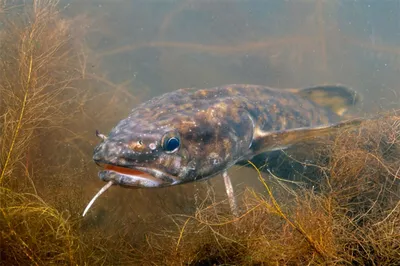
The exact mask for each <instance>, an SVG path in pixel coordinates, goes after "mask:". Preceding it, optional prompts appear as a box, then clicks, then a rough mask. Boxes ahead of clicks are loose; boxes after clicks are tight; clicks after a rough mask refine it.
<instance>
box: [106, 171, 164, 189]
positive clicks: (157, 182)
mask: <svg viewBox="0 0 400 266" xmlns="http://www.w3.org/2000/svg"><path fill="white" fill-rule="evenodd" d="M99 178H100V179H101V180H103V181H105V182H109V181H112V182H113V184H114V185H119V186H122V187H128V188H150V187H162V186H163V185H165V184H164V182H163V181H162V180H161V179H158V178H155V177H153V176H151V175H150V174H147V173H143V174H141V175H133V174H132V175H131V174H125V173H118V172H116V171H113V170H103V171H100V172H99Z"/></svg>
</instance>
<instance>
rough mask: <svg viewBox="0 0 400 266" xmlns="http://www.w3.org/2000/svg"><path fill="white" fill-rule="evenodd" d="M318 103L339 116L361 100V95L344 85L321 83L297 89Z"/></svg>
mask: <svg viewBox="0 0 400 266" xmlns="http://www.w3.org/2000/svg"><path fill="white" fill-rule="evenodd" d="M296 93H298V94H299V95H301V96H302V97H305V98H307V99H309V100H311V101H313V102H315V103H316V104H318V105H320V106H322V107H326V108H329V109H331V110H332V111H333V112H334V113H336V114H337V115H339V116H343V115H344V114H345V113H346V112H347V110H348V109H349V108H350V107H352V106H354V105H356V104H358V103H359V102H360V101H361V96H360V95H359V94H358V93H357V92H355V91H354V90H352V89H351V88H349V87H346V86H344V85H319V86H314V87H309V88H304V89H299V90H297V91H296Z"/></svg>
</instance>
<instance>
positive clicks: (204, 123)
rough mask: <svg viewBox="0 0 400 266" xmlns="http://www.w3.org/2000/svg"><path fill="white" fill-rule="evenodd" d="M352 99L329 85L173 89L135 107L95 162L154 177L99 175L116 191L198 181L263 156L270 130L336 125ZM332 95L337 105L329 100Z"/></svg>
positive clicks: (347, 92) (96, 154) (346, 91)
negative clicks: (173, 142) (171, 142)
mask: <svg viewBox="0 0 400 266" xmlns="http://www.w3.org/2000/svg"><path fill="white" fill-rule="evenodd" d="M324 93H325V94H327V95H324ZM310 95H311V96H310ZM313 95H316V97H314V96H313ZM321 95H322V96H321ZM355 95H356V94H355V93H354V92H353V91H351V90H350V89H347V88H345V87H343V86H335V85H333V86H320V87H316V88H309V89H303V90H299V89H274V88H270V87H265V86H259V85H248V84H230V85H225V86H220V87H214V88H208V89H200V90H197V89H195V88H186V89H179V90H176V91H173V92H170V93H166V94H164V95H161V96H159V97H155V98H153V99H151V100H149V101H147V102H144V103H142V104H141V105H139V106H138V107H136V108H135V109H133V110H132V111H131V113H130V114H129V116H128V117H127V118H125V119H123V120H121V121H120V122H119V123H118V124H117V125H116V126H115V127H114V128H113V129H112V130H111V132H110V134H109V135H108V137H107V139H105V140H104V141H103V142H102V143H100V144H99V145H98V146H97V147H96V148H95V150H94V155H93V159H94V160H95V161H96V162H98V163H103V164H107V165H114V166H119V167H123V168H129V169H137V170H139V171H142V172H145V173H148V174H150V175H151V176H152V178H148V177H146V178H145V179H146V180H145V181H143V180H138V179H135V178H133V177H130V176H129V175H124V174H121V173H118V172H115V171H112V170H104V171H100V173H99V176H100V178H101V179H102V180H104V181H110V180H111V181H114V182H115V183H116V184H120V185H122V186H128V187H162V186H170V185H176V184H181V183H186V182H192V181H196V180H203V179H207V178H210V177H213V176H215V175H217V174H220V173H221V172H223V171H226V170H227V169H228V168H230V167H231V166H233V165H235V164H237V163H238V162H240V161H243V160H250V159H251V158H252V157H254V156H256V155H257V154H260V153H261V152H266V151H268V150H274V149H277V148H281V147H276V145H275V146H274V145H272V144H273V143H270V142H271V140H275V139H276V138H275V136H274V138H266V136H267V135H268V134H269V133H270V132H272V133H273V132H285V131H290V130H293V129H298V128H305V129H308V128H310V129H312V128H314V127H319V126H326V125H329V124H333V123H337V122H339V121H340V120H341V119H342V117H341V115H342V114H343V110H342V109H340V108H332V106H335V107H337V106H338V105H339V106H341V107H343V108H345V109H347V107H349V106H350V105H352V104H355V103H356V102H357V101H358V99H357V97H356V96H355ZM326 96H328V97H326ZM353 96H354V97H353ZM335 97H336V98H337V99H339V101H338V102H340V104H336V103H333V104H332V103H329V99H330V101H332V99H334V98H335ZM352 97H353V98H352ZM323 100H326V102H328V105H324V101H323ZM339 109H340V111H338V110H339ZM305 133H307V130H306V131H305ZM279 134H280V133H279ZM296 134H297V133H295V134H294V135H293V136H294V137H296ZM303 134H304V132H303ZM277 136H279V135H278V133H277ZM170 137H174V138H176V139H178V140H179V148H178V149H176V150H175V151H173V152H170V151H167V150H166V149H165V141H166V140H167V139H169V138H170ZM291 139H293V137H291ZM270 144H271V145H270ZM289 144H290V143H289ZM278 146H279V145H278Z"/></svg>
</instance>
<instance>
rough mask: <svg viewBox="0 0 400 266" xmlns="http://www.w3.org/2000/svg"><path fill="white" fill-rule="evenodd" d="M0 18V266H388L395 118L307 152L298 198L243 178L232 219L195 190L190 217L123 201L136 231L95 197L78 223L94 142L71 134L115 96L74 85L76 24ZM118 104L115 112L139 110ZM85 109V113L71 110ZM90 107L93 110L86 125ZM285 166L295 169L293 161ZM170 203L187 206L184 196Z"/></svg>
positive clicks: (17, 9) (392, 245) (395, 237)
mask: <svg viewBox="0 0 400 266" xmlns="http://www.w3.org/2000/svg"><path fill="white" fill-rule="evenodd" d="M1 5H2V8H3V10H4V11H5V12H3V13H1V14H0V20H1V22H2V27H1V31H0V33H1V37H2V39H1V40H2V42H1V49H0V57H1V60H0V64H1V70H2V71H1V72H0V203H1V206H0V229H1V230H0V231H1V233H0V258H1V263H0V264H2V265H3V264H4V265H18V264H20V265H26V264H29V265H43V264H60V265H115V264H118V265H132V264H133V265H135V264H141V265H143V264H145V265H147V264H156V265H165V264H167V265H181V264H191V265H211V264H224V263H225V264H236V265H254V264H263V265H270V264H271V265H272V264H273V265H276V264H282V265H285V264H321V263H322V264H323V263H325V264H340V265H343V264H356V265H357V264H358V265H365V264H367V265H368V264H375V265H390V264H394V263H395V262H396V261H399V260H400V226H399V225H400V196H399V195H400V184H399V183H400V181H399V180H400V177H399V174H400V168H399V166H400V116H399V114H398V113H396V112H394V113H390V114H387V115H384V116H382V117H381V118H380V119H378V120H371V121H368V122H366V123H364V124H362V125H361V126H360V127H358V128H356V129H352V130H347V129H346V130H341V131H340V132H339V134H337V135H336V136H333V137H332V138H330V139H325V138H321V139H318V140H315V141H312V142H310V143H308V144H307V145H309V146H307V151H308V153H311V152H310V151H312V155H313V157H314V161H313V162H312V163H313V165H312V166H313V167H314V168H315V169H316V170H315V171H313V172H312V176H307V174H310V173H306V174H305V175H306V176H305V179H304V180H302V183H307V182H311V184H312V185H307V186H303V185H302V184H299V183H298V182H297V181H298V180H296V181H295V182H292V181H285V180H283V179H281V178H280V176H279V175H278V174H277V172H274V175H271V174H269V173H268V171H263V172H262V173H260V172H257V171H256V170H254V171H253V172H252V173H253V177H254V179H257V177H259V184H260V187H261V188H262V189H257V190H256V189H254V190H253V189H250V188H247V189H246V190H245V191H244V192H243V193H241V194H240V195H239V198H240V203H241V204H240V208H241V213H240V215H239V217H237V218H236V217H233V216H232V215H231V214H230V212H229V205H228V203H227V202H226V200H224V201H219V200H218V199H216V198H217V197H215V194H214V193H213V191H212V188H211V187H208V189H209V190H208V191H201V192H202V193H200V195H199V198H200V203H199V204H198V205H197V206H196V207H197V209H196V211H195V212H194V214H193V215H182V214H179V213H182V212H183V211H180V210H183V209H184V208H185V207H186V208H188V207H187V206H190V205H191V204H192V203H193V199H191V198H184V197H185V196H182V195H178V194H179V193H176V191H177V190H175V191H174V192H175V194H176V195H173V196H174V197H175V202H174V206H172V207H171V206H167V205H166V203H164V202H163V200H164V199H165V198H163V196H164V194H162V192H160V191H158V192H156V191H153V192H152V193H153V194H154V196H153V194H152V197H151V198H149V197H147V196H148V195H150V194H145V193H144V192H142V191H137V194H136V195H137V197H136V198H133V196H132V195H131V196H132V197H130V198H129V200H132V198H133V199H134V200H136V201H135V204H138V205H143V206H144V207H143V208H145V209H146V210H149V209H151V208H153V209H151V210H153V211H154V210H157V211H158V210H163V211H164V212H163V213H161V212H160V213H159V215H158V216H157V217H155V218H154V217H153V216H149V217H145V218H141V217H139V215H136V214H135V213H134V210H133V209H132V210H131V212H130V213H127V212H126V210H123V209H121V208H120V205H122V204H120V203H121V202H123V201H124V200H126V197H125V198H122V196H121V198H122V199H117V198H112V197H109V198H108V199H107V200H108V201H110V202H111V203H110V205H113V206H116V207H115V208H114V209H113V211H114V212H113V213H112V215H111V214H110V215H104V214H102V212H104V209H101V208H100V207H97V208H95V209H94V210H93V211H92V212H91V213H90V215H89V214H88V215H87V217H85V218H84V219H83V218H82V217H81V214H82V211H83V209H84V207H85V205H86V204H87V201H88V198H90V197H91V195H92V192H93V191H95V190H97V189H98V188H97V187H96V188H93V191H87V193H86V194H84V193H83V191H82V187H83V185H82V184H83V183H84V182H85V180H87V179H88V175H94V174H95V172H96V171H94V169H93V171H91V170H88V169H89V168H90V167H92V165H93V162H92V161H91V156H90V155H91V152H92V146H91V145H94V144H95V143H97V139H96V138H95V136H94V132H89V133H87V135H85V134H86V132H84V134H83V133H82V134H81V133H79V134H78V133H77V132H78V131H76V132H75V131H74V130H75V129H76V128H77V127H78V126H82V125H83V124H85V123H88V121H91V120H95V122H90V123H92V124H90V127H89V126H87V127H86V128H90V129H91V128H92V127H93V128H94V126H95V125H96V123H97V122H98V121H99V120H100V119H101V120H100V121H102V122H104V121H107V120H110V121H111V120H113V118H112V115H110V114H109V113H111V112H109V110H110V109H113V108H114V106H113V102H112V101H111V100H112V99H114V98H115V99H117V98H118V97H114V95H116V93H117V92H118V89H119V88H121V86H122V85H121V86H119V85H115V84H114V83H112V82H110V81H108V80H107V79H105V78H100V77H99V75H97V76H96V75H95V74H93V73H88V72H87V71H86V68H85V64H86V61H85V60H86V59H85V58H86V56H87V55H82V53H81V51H82V49H81V48H82V46H80V44H79V40H81V39H83V37H82V36H83V34H84V29H83V28H82V25H84V24H85V23H86V22H85V23H83V22H82V20H80V19H77V18H75V19H71V20H69V19H64V18H62V16H61V15H60V13H59V12H58V9H57V5H58V2H57V1H55V0H41V1H32V4H26V5H24V6H19V5H17V4H15V5H14V4H13V1H1ZM16 13H18V14H19V16H15V14H16ZM171 16H172V15H171ZM188 48H191V47H188ZM235 49H236V48H235ZM235 49H233V50H232V51H236V50H235ZM216 52H218V50H216ZM93 80H94V81H95V82H100V83H104V84H108V85H107V86H110V87H112V88H113V89H114V90H112V91H111V92H107V93H104V94H99V93H98V91H96V92H95V93H94V92H92V91H90V90H89V89H88V88H91V82H92V81H93ZM96 86H98V83H96ZM78 88H79V89H78ZM120 92H121V94H122V95H124V97H129V103H127V105H129V106H130V105H132V104H133V102H134V101H135V103H136V102H138V101H140V99H139V98H135V97H133V96H132V95H130V94H129V96H128V95H127V93H128V92H127V90H124V89H121V90H120ZM110 93H112V96H113V97H110ZM95 97H96V98H95ZM93 98H95V99H96V100H97V101H96V102H94V101H92V102H90V103H89V104H87V103H86V102H85V101H86V100H90V99H93ZM110 98H111V100H110ZM100 101H101V102H102V103H103V106H104V108H103V109H102V110H101V112H98V104H99V102H100ZM83 107H85V108H83ZM118 108H121V106H118ZM107 114H109V115H108V116H107ZM96 115H98V116H99V117H97V116H96ZM77 117H79V119H77ZM96 119H97V120H96ZM112 123H114V121H112ZM66 125H67V126H66ZM71 125H74V126H71ZM76 125H78V126H76ZM68 126H69V127H68ZM80 134H81V135H80ZM90 136H93V139H91V138H90ZM77 140H79V142H78V141H77ZM84 144H85V145H86V146H85V145H84ZM65 146H68V147H67V148H66V147H65ZM69 150H72V151H70V153H71V154H74V155H75V156H71V155H70V154H69V153H67V151H69ZM81 158H87V160H86V161H83V162H82V161H81ZM288 160H289V159H288ZM292 160H299V161H300V162H301V163H303V162H302V160H301V156H298V157H297V156H294V157H293V158H292ZM54 161H56V162H57V163H59V164H57V163H53V162H54ZM60 162H61V163H60ZM309 163H310V162H309ZM54 165H56V166H54ZM261 177H262V178H261ZM95 178H96V177H95V176H93V179H92V180H95ZM92 180H90V179H89V180H88V181H86V182H91V181H92ZM95 185H96V186H97V185H98V184H95ZM182 190H186V191H189V192H190V193H192V192H193V194H194V191H192V190H194V189H193V188H191V187H185V188H182ZM203 192H205V193H203ZM116 193H120V194H123V192H119V191H117V192H116ZM157 193H158V194H157ZM169 194H172V193H169ZM203 194H204V195H203ZM118 196H119V195H118ZM173 196H171V197H173ZM140 200H141V201H140ZM149 202H151V203H153V202H157V203H156V204H149ZM163 204H164V205H163ZM156 205H157V206H156ZM99 206H101V204H99ZM190 211H191V210H190ZM149 212H150V211H149ZM107 213H109V212H108V210H107ZM165 214H168V215H165ZM104 216H107V218H108V220H107V221H106V222H104V221H102V219H103V220H105V219H104ZM132 217H134V219H132Z"/></svg>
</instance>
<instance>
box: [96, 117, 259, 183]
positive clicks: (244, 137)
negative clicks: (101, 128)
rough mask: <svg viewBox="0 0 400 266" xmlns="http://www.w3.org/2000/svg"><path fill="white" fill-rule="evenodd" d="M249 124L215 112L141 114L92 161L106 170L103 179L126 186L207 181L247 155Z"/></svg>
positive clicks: (125, 123) (121, 128) (116, 129)
mask: <svg viewBox="0 0 400 266" xmlns="http://www.w3.org/2000/svg"><path fill="white" fill-rule="evenodd" d="M210 113H218V114H217V115H213V116H211V115H210ZM145 118H146V119H145ZM224 118H225V119H224ZM251 123H252V122H251V121H250V120H249V118H248V116H244V117H237V122H235V121H232V120H229V119H226V114H224V113H223V112H216V111H215V110H214V109H205V110H201V111H199V112H195V113H190V114H186V115H182V112H174V111H171V112H168V113H166V114H164V115H162V114H160V113H157V114H153V115H152V116H151V115H149V114H148V113H145V114H143V113H142V114H141V112H139V111H137V112H135V113H134V114H131V116H129V117H128V118H126V119H123V120H121V121H120V122H119V123H118V124H117V125H116V126H115V127H114V128H113V129H112V131H111V132H110V134H109V135H108V136H107V137H104V140H103V142H102V143H100V144H99V145H98V146H97V147H96V148H95V149H94V154H93V159H94V161H95V162H96V163H98V164H101V165H103V166H104V170H102V171H100V172H99V177H100V179H102V180H103V181H106V182H110V181H112V182H113V183H114V184H117V185H120V186H123V187H130V188H137V187H165V186H172V185H177V184H181V183H187V182H192V181H197V180H201V179H207V178H209V177H212V176H214V175H216V174H218V173H221V172H222V171H223V170H225V169H227V168H228V167H230V166H232V165H233V164H234V163H235V162H236V161H237V159H239V157H240V156H241V155H243V154H244V150H245V149H246V148H248V147H249V145H250V143H251V138H252V124H251Z"/></svg>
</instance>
